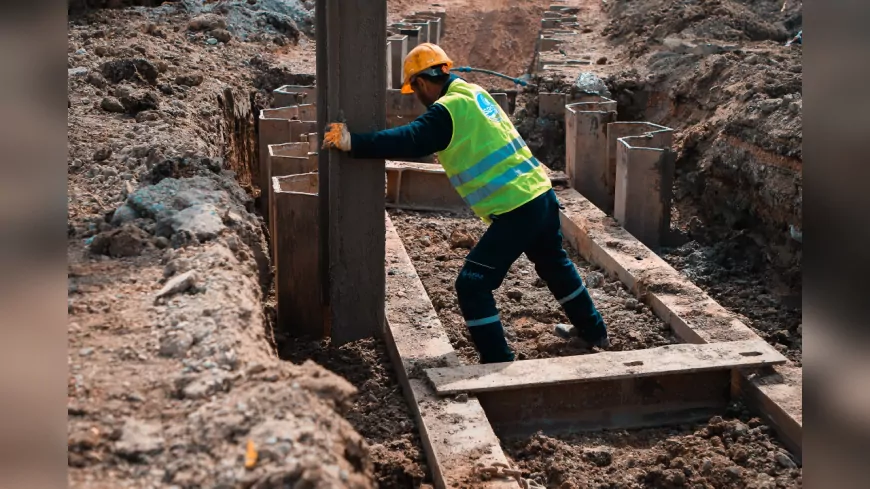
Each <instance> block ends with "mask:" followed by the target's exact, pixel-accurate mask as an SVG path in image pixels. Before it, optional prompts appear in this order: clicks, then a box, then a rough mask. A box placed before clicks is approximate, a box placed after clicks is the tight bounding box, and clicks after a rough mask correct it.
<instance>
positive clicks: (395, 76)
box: [387, 34, 408, 90]
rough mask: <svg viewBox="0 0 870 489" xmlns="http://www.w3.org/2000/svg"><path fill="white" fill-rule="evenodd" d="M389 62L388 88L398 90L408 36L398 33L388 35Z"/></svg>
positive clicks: (406, 52)
mask: <svg viewBox="0 0 870 489" xmlns="http://www.w3.org/2000/svg"><path fill="white" fill-rule="evenodd" d="M389 40H390V63H391V64H392V76H391V78H390V79H388V80H387V81H388V82H390V84H388V85H387V87H388V88H393V89H395V90H399V89H401V88H402V62H403V61H404V60H405V55H407V54H408V36H406V35H404V34H398V35H395V36H390V37H389Z"/></svg>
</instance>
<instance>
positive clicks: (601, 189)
mask: <svg viewBox="0 0 870 489" xmlns="http://www.w3.org/2000/svg"><path fill="white" fill-rule="evenodd" d="M578 100H579V101H578V102H575V103H571V104H568V105H566V106H565V136H566V144H565V173H566V174H567V175H568V182H569V184H570V185H571V187H572V188H575V189H577V191H578V192H580V193H581V194H583V195H584V196H586V198H588V199H589V200H590V201H592V203H593V204H595V205H597V206H598V207H599V208H601V209H603V210H604V211H605V212H609V211H610V209H612V208H613V196H612V194H611V193H610V192H609V190H608V189H609V188H610V187H612V184H611V185H608V182H612V181H613V180H614V178H615V177H614V176H611V175H610V173H609V170H608V168H607V125H608V124H610V123H612V122H615V121H616V102H615V101H614V100H610V99H608V98H606V97H602V96H600V95H588V96H582V97H581V98H580V99H578Z"/></svg>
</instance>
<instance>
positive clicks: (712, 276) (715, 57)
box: [516, 0, 803, 365]
mask: <svg viewBox="0 0 870 489" xmlns="http://www.w3.org/2000/svg"><path fill="white" fill-rule="evenodd" d="M580 4H581V11H580V12H579V13H578V17H579V18H581V19H586V20H587V21H591V22H593V24H591V26H592V28H590V29H589V30H588V32H587V29H582V30H581V33H580V34H578V36H577V37H578V39H577V41H576V42H567V43H566V44H564V45H563V46H561V48H562V49H563V50H564V51H566V53H567V54H568V55H571V56H574V57H577V56H575V55H579V54H581V53H585V52H587V51H588V52H591V53H592V54H594V56H593V57H592V59H595V58H598V59H602V58H606V60H604V62H603V63H604V64H593V65H588V66H582V67H578V68H570V69H567V68H566V69H554V70H549V71H547V72H543V73H540V74H539V75H538V76H537V77H536V81H537V82H538V83H539V90H540V91H547V92H554V91H555V92H567V91H569V90H570V87H571V85H572V83H573V81H574V77H575V76H576V75H577V74H578V73H579V72H581V71H588V72H591V73H594V74H596V75H598V76H600V77H601V78H602V79H603V80H604V81H605V84H606V85H607V87H608V90H609V91H610V92H611V95H612V98H613V99H615V100H616V101H617V104H618V118H619V119H620V120H629V121H649V122H654V123H657V124H661V125H664V126H668V127H671V128H673V129H674V130H675V134H674V136H675V145H674V148H675V150H676V151H677V164H676V179H675V184H674V205H673V208H672V230H673V236H672V239H671V240H670V241H669V242H666V243H665V246H664V247H663V248H662V249H661V250H658V251H659V253H660V254H661V256H662V257H663V258H664V259H665V260H667V261H668V262H669V263H670V264H671V265H672V266H674V267H675V268H677V269H678V270H680V271H682V272H683V273H685V274H686V275H687V276H688V277H689V278H690V279H692V281H693V282H695V283H696V284H698V285H699V286H700V287H702V288H703V289H704V290H705V291H706V292H707V293H708V294H710V295H711V297H713V298H714V299H715V300H717V301H719V302H720V303H721V304H722V305H723V306H725V307H726V308H728V309H729V310H730V311H731V312H734V313H735V314H737V315H738V317H739V318H740V319H741V320H742V321H743V322H745V323H746V324H747V325H748V326H750V327H751V328H753V330H754V331H755V332H757V333H758V334H759V335H760V336H762V337H763V338H765V339H766V340H767V341H769V342H770V343H771V344H772V345H774V346H775V347H776V348H777V349H778V350H779V351H780V352H782V353H783V354H785V355H786V356H787V357H789V359H791V360H792V361H794V362H796V363H797V364H798V365H800V364H801V361H802V327H801V322H802V318H801V313H802V306H801V299H800V297H801V291H802V275H801V263H802V254H803V252H802V244H801V240H802V227H803V217H802V203H803V190H802V187H803V175H802V166H803V164H802V161H803V155H802V140H803V134H802V107H803V100H802V79H803V75H802V72H803V69H802V59H801V57H802V52H801V51H802V48H801V46H800V45H793V46H788V47H786V46H784V45H783V44H784V43H783V41H785V40H786V39H788V38H790V37H791V36H792V35H794V34H795V33H796V32H797V31H798V30H799V29H800V27H801V21H802V12H801V9H802V5H801V4H802V2H800V1H789V2H785V3H784V2H782V1H779V0H776V1H774V0H769V1H761V2H745V1H733V0H730V1H729V0H716V1H703V2H689V3H686V2H678V1H672V0H649V1H644V2H607V3H606V4H604V3H602V4H598V3H595V4H591V3H589V2H580ZM783 5H785V9H783ZM650 19H654V20H655V22H651V21H650ZM584 25H585V24H584ZM518 107H519V109H518V111H517V113H516V115H517V128H518V129H519V130H520V133H521V134H523V136H524V137H525V138H526V140H527V141H528V142H529V146H530V147H531V148H532V149H533V151H534V152H535V154H536V156H537V157H538V158H539V159H541V160H542V161H543V162H544V163H545V164H547V165H548V166H550V167H551V168H553V169H555V170H562V169H564V164H565V159H564V155H565V146H564V142H565V135H564V122H563V121H562V120H551V119H540V118H537V110H538V106H537V98H536V93H535V92H534V91H530V92H529V93H527V94H524V95H521V96H520V97H519V99H518Z"/></svg>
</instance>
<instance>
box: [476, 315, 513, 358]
mask: <svg viewBox="0 0 870 489" xmlns="http://www.w3.org/2000/svg"><path fill="white" fill-rule="evenodd" d="M468 331H469V333H471V340H472V341H473V342H474V346H475V347H476V348H477V353H478V354H479V355H480V363H501V362H512V361H514V352H513V350H511V347H510V346H508V344H507V340H505V337H504V328H503V327H502V325H501V321H498V322H494V323H489V324H485V325H482V326H472V327H470V328H468Z"/></svg>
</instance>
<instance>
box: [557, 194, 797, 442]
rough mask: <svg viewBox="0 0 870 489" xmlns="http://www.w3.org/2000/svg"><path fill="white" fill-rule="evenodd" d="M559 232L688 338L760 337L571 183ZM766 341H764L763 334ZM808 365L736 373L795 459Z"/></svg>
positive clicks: (742, 391)
mask: <svg viewBox="0 0 870 489" xmlns="http://www.w3.org/2000/svg"><path fill="white" fill-rule="evenodd" d="M559 200H560V201H561V202H562V204H563V205H564V206H565V209H563V210H561V211H560V213H561V215H562V232H563V233H564V235H565V239H566V240H567V241H568V242H569V243H570V244H571V245H572V246H573V247H574V249H576V250H577V251H579V252H580V254H581V255H582V256H583V258H584V259H586V260H588V261H589V262H591V263H594V264H596V265H598V266H600V267H602V268H603V269H604V270H606V271H607V273H608V274H610V275H611V276H615V277H617V278H619V280H620V281H621V282H622V283H623V284H625V285H626V286H627V287H628V288H629V289H630V290H632V291H633V292H634V293H635V295H637V296H638V297H639V298H640V299H641V300H643V302H644V303H646V304H647V305H649V307H650V309H652V310H653V312H654V313H655V314H656V316H658V317H659V318H661V319H662V320H663V321H664V322H665V323H666V324H668V325H669V326H670V327H671V329H672V330H673V331H674V333H675V334H676V335H677V337H679V338H680V339H681V340H683V341H685V342H688V343H718V342H733V341H743V340H761V338H760V337H759V336H758V335H757V334H755V332H753V331H752V330H751V329H750V328H749V327H748V326H746V325H745V324H743V323H742V322H741V321H740V320H739V319H737V318H735V317H734V315H733V314H731V313H730V312H728V311H727V310H726V309H725V308H724V307H722V306H721V305H719V303H717V302H716V301H715V300H713V299H712V298H711V297H710V296H709V295H707V293H705V292H704V291H703V290H701V289H700V288H699V287H698V286H697V285H695V284H694V283H692V282H691V281H690V280H689V279H688V278H686V277H685V276H684V275H682V274H681V273H680V272H678V271H676V270H675V269H674V268H673V267H671V266H670V265H669V264H667V263H666V262H665V261H664V260H663V259H661V258H660V257H659V256H658V255H656V254H655V253H653V252H652V251H651V250H650V249H649V248H647V247H646V246H644V245H643V244H642V243H641V242H639V241H638V240H637V239H636V238H635V237H634V236H632V235H631V234H630V233H628V232H627V231H626V230H625V229H623V228H622V227H621V226H619V225H618V224H617V223H616V221H615V220H613V219H611V218H609V217H608V216H607V215H606V214H604V213H603V212H602V211H601V210H600V209H599V208H597V207H596V206H595V205H593V204H592V203H591V202H589V201H588V200H587V199H586V198H584V197H583V196H582V195H580V194H579V193H578V192H577V191H576V190H574V189H565V190H562V191H559ZM762 341H763V340H762ZM802 382H803V371H802V369H801V368H800V367H797V366H795V365H794V364H793V363H791V362H786V363H785V364H784V365H781V366H777V367H769V368H764V369H761V370H759V371H739V372H735V373H734V375H733V376H732V381H731V389H732V395H740V397H741V398H742V399H744V400H745V401H747V402H748V403H749V405H750V406H751V407H753V408H754V409H755V410H756V412H758V413H759V414H760V415H761V416H762V417H764V418H765V420H766V421H767V422H768V423H770V425H771V426H773V427H774V429H776V431H777V433H778V434H779V435H780V438H781V439H782V441H783V443H784V444H785V445H786V446H787V447H788V448H789V450H791V451H792V452H793V453H795V454H796V455H797V456H798V458H800V457H801V454H802V446H803V444H802V433H803V408H802V400H803V394H802Z"/></svg>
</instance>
